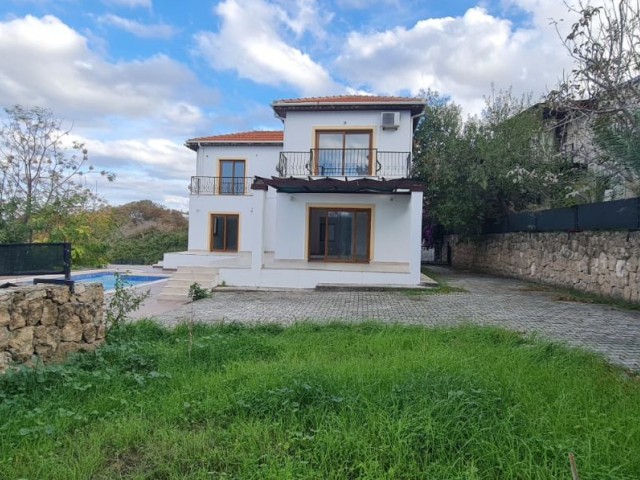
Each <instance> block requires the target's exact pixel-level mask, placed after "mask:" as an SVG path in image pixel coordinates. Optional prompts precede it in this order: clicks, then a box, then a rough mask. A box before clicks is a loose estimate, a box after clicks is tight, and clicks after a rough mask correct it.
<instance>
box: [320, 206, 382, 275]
mask: <svg viewBox="0 0 640 480" xmlns="http://www.w3.org/2000/svg"><path fill="white" fill-rule="evenodd" d="M370 239H371V210H370V209H358V208H343V209H341V208H311V209H310V210H309V260H320V261H325V262H364V263H366V262H369V257H370V255H369V245H370Z"/></svg>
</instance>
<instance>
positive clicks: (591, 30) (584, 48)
mask: <svg viewBox="0 0 640 480" xmlns="http://www.w3.org/2000/svg"><path fill="white" fill-rule="evenodd" d="M565 5H566V6H567V9H568V11H569V12H570V13H571V14H574V15H577V16H578V21H576V22H575V23H574V24H573V25H572V26H571V28H570V31H569V34H568V35H566V36H562V35H560V38H561V41H562V44H563V46H564V47H565V49H566V50H567V52H568V54H569V56H570V57H571V58H572V59H573V68H572V70H571V71H570V72H569V74H568V75H567V76H566V77H565V78H563V79H562V81H561V82H560V84H559V85H558V87H557V88H556V89H555V90H553V91H551V92H550V93H549V95H548V101H549V103H550V104H552V105H553V106H554V108H556V109H559V110H562V111H564V112H567V113H568V115H566V116H565V118H566V122H570V123H573V124H574V125H575V126H574V129H573V135H574V136H575V138H576V139H577V141H576V142H574V145H573V147H574V148H573V152H572V153H573V155H574V157H576V159H577V160H578V161H581V162H583V163H585V164H592V165H594V164H595V165H599V166H601V167H604V168H600V171H602V172H604V173H606V174H607V175H608V176H609V177H610V178H611V179H617V180H622V181H633V180H634V179H635V178H637V175H638V174H640V162H638V161H637V152H636V150H635V149H634V148H629V147H630V146H632V145H633V141H634V140H633V139H636V141H637V138H638V136H639V135H640V133H639V132H640V115H638V111H639V110H640V77H639V75H640V4H639V3H638V1H637V0H605V1H604V4H603V5H599V6H593V5H592V3H591V1H590V0H578V2H577V4H575V5H570V4H569V3H567V2H565ZM556 25H559V24H558V23H556ZM558 31H559V29H558ZM621 141H622V143H621ZM623 144H626V145H627V147H623Z"/></svg>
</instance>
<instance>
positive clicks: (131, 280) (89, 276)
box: [71, 272, 169, 292]
mask: <svg viewBox="0 0 640 480" xmlns="http://www.w3.org/2000/svg"><path fill="white" fill-rule="evenodd" d="M120 278H122V279H123V280H124V281H125V286H135V285H140V284H141V283H150V282H157V281H160V280H165V279H167V278H169V277H168V276H166V275H165V276H161V275H128V274H121V275H120ZM71 280H73V281H75V282H77V283H101V284H102V286H103V287H104V290H105V292H106V291H108V290H114V289H115V288H116V276H115V273H114V272H105V273H84V274H80V275H71Z"/></svg>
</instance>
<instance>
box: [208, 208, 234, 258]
mask: <svg viewBox="0 0 640 480" xmlns="http://www.w3.org/2000/svg"><path fill="white" fill-rule="evenodd" d="M239 228H240V216H239V215H232V214H223V213H213V214H211V243H210V245H209V247H210V250H211V251H212V252H237V251H238V232H239Z"/></svg>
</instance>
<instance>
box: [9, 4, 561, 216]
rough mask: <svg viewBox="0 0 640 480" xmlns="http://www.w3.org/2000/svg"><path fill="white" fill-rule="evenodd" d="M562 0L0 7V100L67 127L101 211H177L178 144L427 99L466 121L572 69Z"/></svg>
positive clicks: (190, 164)
mask: <svg viewBox="0 0 640 480" xmlns="http://www.w3.org/2000/svg"><path fill="white" fill-rule="evenodd" d="M561 18H564V19H566V21H565V22H563V23H561V24H560V28H561V29H566V27H567V26H568V25H569V24H570V21H571V18H570V17H568V14H567V9H566V7H564V5H563V4H562V2H561V1H560V0H485V1H471V0H453V1H442V0H423V1H419V0H378V1H376V0H332V1H323V0H222V1H202V0H200V1H197V0H180V1H173V0H0V62H1V63H0V106H3V107H5V106H11V105H14V104H21V105H23V106H32V105H38V106H42V107H47V108H50V109H51V110H52V111H53V112H54V113H55V114H56V115H57V116H58V117H61V118H64V119H66V120H67V121H69V122H70V123H71V122H72V123H73V135H74V137H75V138H77V139H79V140H81V141H84V142H85V143H86V145H87V148H88V150H89V156H90V159H91V162H92V163H93V164H94V165H95V166H96V167H98V168H99V169H102V168H106V169H109V170H111V171H114V172H115V173H116V174H117V179H116V182H114V183H113V184H108V183H107V182H106V181H103V180H101V179H96V180H95V185H91V186H92V188H96V189H97V191H98V193H99V194H101V195H102V196H104V197H105V198H106V199H107V200H108V201H109V202H110V203H113V204H119V203H124V202H128V201H132V200H138V199H145V198H148V199H151V200H153V201H156V202H158V203H162V204H165V205H167V206H170V207H173V208H181V209H185V210H186V207H187V204H188V190H187V185H188V183H189V177H190V176H191V175H193V174H194V173H195V154H194V153H193V152H192V151H190V150H188V149H186V148H185V147H184V146H183V144H184V141H185V140H186V139H187V138H192V137H195V136H203V135H210V134H217V133H227V132H233V131H244V130H253V129H278V128H280V127H281V125H280V123H279V122H278V121H277V120H276V119H275V118H274V117H273V113H272V111H271V108H270V107H269V104H270V103H271V102H272V101H273V100H276V99H280V98H292V97H301V96H315V95H326V94H332V95H333V94H347V93H348V94H353V93H362V94H400V95H415V94H417V93H418V92H419V91H420V90H421V89H428V88H431V89H434V90H437V91H439V92H440V93H442V94H444V95H448V96H450V97H451V98H452V99H453V100H454V101H456V102H457V103H460V104H461V105H462V106H463V107H464V110H465V112H466V113H469V114H473V113H478V112H479V111H480V110H481V108H482V105H483V95H487V94H489V93H490V92H491V85H492V84H495V86H496V87H497V88H509V87H512V88H513V91H514V92H515V93H516V94H521V93H528V92H530V93H532V94H533V96H534V98H537V97H539V96H540V95H541V94H543V93H544V92H545V91H546V90H547V89H548V88H552V87H553V86H554V85H555V83H556V82H557V80H558V78H559V77H560V76H561V75H562V73H563V69H567V68H569V66H570V62H569V59H568V56H567V54H566V52H565V51H564V50H563V48H562V45H561V43H560V40H559V39H558V35H557V33H556V31H555V29H554V27H553V26H552V25H551V24H550V19H556V20H558V19H561Z"/></svg>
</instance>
